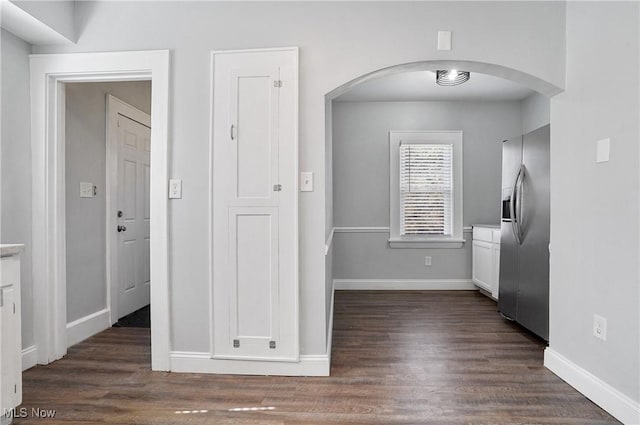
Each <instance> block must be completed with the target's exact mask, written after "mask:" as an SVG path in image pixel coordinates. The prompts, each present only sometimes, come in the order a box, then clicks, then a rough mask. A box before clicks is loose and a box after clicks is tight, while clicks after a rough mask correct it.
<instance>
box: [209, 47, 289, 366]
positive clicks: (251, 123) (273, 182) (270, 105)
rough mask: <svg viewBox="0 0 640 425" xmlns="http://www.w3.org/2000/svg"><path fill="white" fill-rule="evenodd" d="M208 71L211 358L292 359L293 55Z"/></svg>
mask: <svg viewBox="0 0 640 425" xmlns="http://www.w3.org/2000/svg"><path fill="white" fill-rule="evenodd" d="M213 72H214V78H213V84H214V86H213V111H214V112H213V193H212V200H213V208H212V210H213V226H212V229H213V234H212V235H211V237H212V248H213V250H212V251H213V273H212V275H213V282H212V297H213V300H212V310H213V314H212V318H213V323H212V334H213V335H212V342H213V344H212V356H213V357H214V358H226V359H229V358H231V359H252V360H281V361H297V359H298V276H297V179H296V175H297V110H296V106H297V50H293V49H291V50H279V51H253V52H252V51H247V52H228V53H225V52H222V53H214V54H213Z"/></svg>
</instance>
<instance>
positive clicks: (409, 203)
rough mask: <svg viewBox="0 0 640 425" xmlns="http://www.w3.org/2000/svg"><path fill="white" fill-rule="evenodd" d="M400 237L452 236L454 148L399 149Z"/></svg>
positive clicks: (416, 145) (421, 146) (405, 146)
mask: <svg viewBox="0 0 640 425" xmlns="http://www.w3.org/2000/svg"><path fill="white" fill-rule="evenodd" d="M399 156H400V234H401V235H402V236H420V235H442V236H449V235H451V234H452V227H453V223H452V222H453V145H451V144H432V143H429V144H426V143H402V144H401V145H400V155H399Z"/></svg>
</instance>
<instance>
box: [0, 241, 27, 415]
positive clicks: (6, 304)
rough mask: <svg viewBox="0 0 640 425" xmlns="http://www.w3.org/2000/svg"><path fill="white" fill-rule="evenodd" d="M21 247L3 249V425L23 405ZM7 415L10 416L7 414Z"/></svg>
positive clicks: (0, 269) (0, 309) (0, 357)
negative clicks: (14, 409)
mask: <svg viewBox="0 0 640 425" xmlns="http://www.w3.org/2000/svg"><path fill="white" fill-rule="evenodd" d="M21 249H22V246H21V245H9V246H8V245H2V246H0V250H1V251H0V255H1V257H0V411H1V412H2V414H3V415H4V416H2V418H1V421H2V424H6V423H9V422H10V420H11V409H13V408H15V407H17V406H19V405H20V403H22V356H21V352H22V336H21V329H20V255H19V253H20V251H21ZM7 413H9V414H8V415H7Z"/></svg>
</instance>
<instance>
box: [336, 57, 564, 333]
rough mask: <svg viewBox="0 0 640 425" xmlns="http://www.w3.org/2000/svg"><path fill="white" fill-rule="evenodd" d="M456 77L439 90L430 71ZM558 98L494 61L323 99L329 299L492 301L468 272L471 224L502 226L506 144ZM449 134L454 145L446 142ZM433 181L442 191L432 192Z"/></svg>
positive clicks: (392, 78)
mask: <svg viewBox="0 0 640 425" xmlns="http://www.w3.org/2000/svg"><path fill="white" fill-rule="evenodd" d="M452 69H457V70H465V71H470V72H471V77H470V79H469V81H467V82H465V83H463V84H460V85H458V86H453V87H451V86H440V85H438V84H437V83H436V77H437V71H438V70H452ZM560 91H561V90H560V89H559V88H557V87H555V86H552V85H550V84H548V83H546V82H545V81H543V80H540V79H538V78H536V77H533V76H531V75H527V74H524V73H521V72H519V71H515V70H512V69H508V68H505V67H501V66H498V65H492V64H483V63H477V62H466V61H427V62H419V63H412V64H405V65H399V66H394V67H390V68H386V69H382V70H379V71H376V72H373V73H370V74H366V75H363V76H361V77H359V78H356V79H355V80H352V81H351V82H349V83H346V84H344V85H343V86H341V87H338V88H337V89H335V90H333V91H332V92H330V93H328V94H327V95H326V104H325V106H326V107H325V111H326V121H325V122H327V123H328V128H327V131H326V135H327V138H326V149H325V152H326V164H327V169H326V173H327V183H326V190H327V192H326V198H327V217H330V218H331V219H330V220H327V223H328V226H327V228H326V235H327V243H326V249H325V252H326V270H327V274H328V277H329V278H328V279H327V285H328V286H329V285H331V286H330V287H328V288H327V292H328V294H331V293H333V292H334V291H335V290H450V291H458V290H473V291H477V290H478V289H481V290H482V291H484V293H485V295H489V296H491V295H494V298H496V296H497V295H498V293H499V290H498V288H497V287H493V286H489V287H481V285H479V284H478V282H477V280H479V279H475V275H474V272H473V271H472V267H473V266H472V264H473V261H472V258H473V257H474V254H473V249H472V247H473V243H472V240H473V238H474V232H473V226H474V225H478V224H489V225H492V226H494V227H495V228H497V229H499V228H500V224H501V212H502V211H501V206H502V203H501V201H502V198H501V195H502V178H501V177H502V176H501V172H502V142H503V141H504V140H506V139H509V138H512V137H519V136H522V135H523V134H526V133H528V132H530V131H532V130H535V129H537V128H540V127H543V126H545V125H548V124H549V122H550V114H549V104H550V100H549V97H551V96H553V95H555V94H557V93H559V92H560ZM452 133H459V134H460V135H461V137H460V138H461V140H460V141H456V142H455V143H454V142H450V141H446V140H445V139H446V137H444V136H443V135H446V134H452ZM398 135H402V136H403V138H404V139H406V140H400V136H398ZM434 137H435V138H436V139H437V140H431V141H430V140H429V139H430V138H434ZM413 139H415V140H413ZM399 140H400V141H399ZM458 145H459V146H458ZM394 147H395V149H396V151H395V152H394V150H393V149H394ZM403 147H404V148H406V149H405V150H406V151H407V152H408V153H407V152H405V151H404V150H403V149H402V148H403ZM414 147H415V149H413V148H414ZM445 148H446V149H445ZM456 149H459V154H460V157H459V159H456V156H455V152H456ZM404 153H406V155H404V156H403V154H404ZM403 158H404V160H403ZM403 161H404V162H403ZM402 167H404V168H402ZM434 167H435V168H434ZM456 168H461V169H462V177H459V176H456V173H455V170H456ZM403 170H404V171H403ZM436 171H437V172H438V173H436ZM425 173H427V174H429V173H430V174H429V175H428V176H425V175H423V174H425ZM434 173H435V174H438V175H435V174H434ZM392 174H393V175H392ZM421 179H422V180H421ZM434 179H436V180H437V181H438V182H439V183H441V184H439V185H437V186H438V187H437V188H435V189H434V188H433V187H431V186H434V185H432V184H430V182H433V181H435V180H434ZM421 181H422V182H423V183H424V184H423V185H422V186H420V184H419V183H420V182H421ZM403 182H404V183H406V184H405V186H406V187H405V186H403ZM418 186H420V187H418ZM427 186H429V187H431V189H428V188H427ZM408 188H410V189H412V190H409V189H408ZM426 188H427V189H428V190H427V189H426ZM405 189H407V190H406V192H407V193H404V192H403V191H404V190H405ZM413 189H415V191H413ZM432 189H433V190H435V191H436V192H438V193H431V192H430V191H431V190H432ZM427 192H429V193H427ZM459 192H461V193H459ZM456 195H457V196H460V198H461V200H460V198H456ZM403 198H404V201H405V203H404V204H403ZM418 198H419V199H418ZM420 199H422V200H423V201H424V202H422V201H420ZM457 199H458V200H457ZM418 201H420V202H418ZM460 209H461V211H460ZM458 214H459V215H458ZM460 215H461V216H462V217H463V218H462V220H461V222H459V223H456V218H457V217H459V216H460ZM447 217H448V218H447ZM456 226H459V228H456ZM489 235H491V232H489ZM547 237H548V235H547ZM497 238H498V239H497V242H499V239H500V236H498V237H497ZM491 242H492V241H491V240H489V242H488V244H489V249H488V250H486V252H488V253H489V254H491V253H493V252H495V251H492V248H493V246H492V245H491ZM498 245H499V244H498ZM487 258H488V261H487V266H486V267H484V266H483V267H484V268H483V269H482V270H483V271H485V270H486V271H488V275H490V280H491V279H493V281H492V282H491V285H493V284H494V282H495V284H496V285H497V284H498V282H499V280H498V277H497V272H496V273H494V271H497V270H499V263H498V262H492V260H491V258H492V257H491V256H489V257H487ZM496 258H498V259H499V254H497V257H496ZM330 299H331V297H329V296H328V297H327V301H328V305H327V315H328V321H327V322H328V328H329V329H328V334H329V335H331V331H332V329H331V327H332V324H331V320H332V316H333V315H332V311H333V307H334V306H333V300H332V299H331V301H329V300H330ZM547 305H548V302H547ZM496 310H497V306H496ZM496 314H497V313H496ZM416 337H417V338H419V336H417V335H416ZM329 341H331V336H330V337H329Z"/></svg>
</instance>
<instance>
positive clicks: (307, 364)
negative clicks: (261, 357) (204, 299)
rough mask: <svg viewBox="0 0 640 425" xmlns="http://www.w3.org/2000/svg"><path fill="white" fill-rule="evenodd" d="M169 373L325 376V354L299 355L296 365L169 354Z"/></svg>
mask: <svg viewBox="0 0 640 425" xmlns="http://www.w3.org/2000/svg"><path fill="white" fill-rule="evenodd" d="M170 365H171V366H170V370H171V372H186V373H218V374H225V375H279V376H329V370H330V361H329V356H327V355H326V354H321V355H301V356H300V361H299V362H270V361H256V360H224V359H212V358H211V354H209V353H202V352H187V351H172V352H171V355H170Z"/></svg>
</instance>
